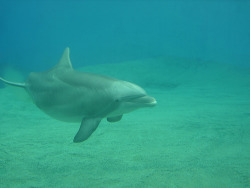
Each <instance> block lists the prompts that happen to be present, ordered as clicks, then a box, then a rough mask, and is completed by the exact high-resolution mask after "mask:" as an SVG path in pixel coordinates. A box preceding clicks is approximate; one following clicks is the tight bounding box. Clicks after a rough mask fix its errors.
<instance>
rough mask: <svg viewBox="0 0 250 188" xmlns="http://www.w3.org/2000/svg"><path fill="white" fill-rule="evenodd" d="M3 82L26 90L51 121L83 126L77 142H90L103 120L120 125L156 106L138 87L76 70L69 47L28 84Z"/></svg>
mask: <svg viewBox="0 0 250 188" xmlns="http://www.w3.org/2000/svg"><path fill="white" fill-rule="evenodd" d="M0 80H2V81H3V82H5V83H6V84H9V85H12V86H17V87H21V88H24V89H25V90H26V91H27V92H28V94H29V95H30V97H31V99H32V101H33V102H34V103H35V105H36V106H37V107H38V108H40V109H41V110H42V111H43V112H45V113H46V114H48V115H49V116H51V117H52V118H55V119H57V120H61V121H66V122H81V126H80V129H79V130H78V132H77V134H76V135H75V137H74V140H73V141H74V142H83V141H85V140H86V139H88V138H89V136H90V135H91V134H92V133H93V132H94V131H95V130H96V128H97V127H98V125H99V123H100V122H101V120H102V119H103V118H107V121H109V122H117V121H120V120H121V119H122V116H123V114H125V113H128V112H131V111H133V110H136V109H138V108H143V107H153V106H155V105H156V103H157V102H156V100H155V98H153V97H151V96H148V95H147V93H146V92H145V90H144V89H142V88H141V87H140V86H138V85H136V84H133V83H130V82H127V81H122V80H118V79H115V78H111V77H106V76H102V75H97V74H92V73H87V72H78V71H76V70H74V69H73V67H72V64H71V61H70V56H69V48H68V47H67V48H66V49H65V50H64V53H63V55H62V57H61V59H60V61H59V63H58V64H57V65H56V66H54V67H53V68H52V69H50V70H48V71H46V72H32V73H30V74H29V76H28V78H27V81H26V82H25V83H16V82H10V81H7V80H5V79H3V78H1V77H0Z"/></svg>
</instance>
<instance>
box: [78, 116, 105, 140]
mask: <svg viewBox="0 0 250 188" xmlns="http://www.w3.org/2000/svg"><path fill="white" fill-rule="evenodd" d="M100 121H101V119H100V118H83V120H82V124H81V126H80V129H79V130H78V132H77V133H76V135H75V138H74V142H83V141H84V140H87V139H88V137H90V135H91V134H92V133H93V132H94V131H95V130H96V128H97V127H98V125H99V123H100Z"/></svg>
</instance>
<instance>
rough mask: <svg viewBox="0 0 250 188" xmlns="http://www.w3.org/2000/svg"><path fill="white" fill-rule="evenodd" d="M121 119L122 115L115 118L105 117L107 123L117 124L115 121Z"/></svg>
mask: <svg viewBox="0 0 250 188" xmlns="http://www.w3.org/2000/svg"><path fill="white" fill-rule="evenodd" d="M121 119H122V115H120V116H115V117H107V120H108V121H109V122H117V121H120V120H121Z"/></svg>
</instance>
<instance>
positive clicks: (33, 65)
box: [0, 1, 250, 188]
mask: <svg viewBox="0 0 250 188" xmlns="http://www.w3.org/2000/svg"><path fill="white" fill-rule="evenodd" d="M249 10H250V3H249V1H222V2H216V1H212V2H211V1H202V2H198V1H189V2H183V1H178V2H175V1H154V2H151V1H126V2H125V1H117V2H115V1H84V2H80V1H73V2H69V1H43V2H31V1H1V6H0V17H1V23H2V25H1V30H0V50H1V53H0V73H1V74H0V76H1V77H4V78H6V79H8V80H11V81H17V82H22V81H25V79H26V78H27V76H28V73H29V72H31V71H35V72H41V71H45V70H48V69H50V68H51V67H53V66H54V65H55V64H56V63H57V62H58V61H59V59H60V56H61V55H62V52H63V49H64V48H65V47H67V46H69V47H70V49H71V61H72V65H73V67H74V68H75V69H76V70H79V71H86V72H92V73H97V74H101V75H107V76H111V77H115V78H118V79H122V80H126V81H130V82H132V83H136V84H138V85H140V86H141V87H143V88H144V89H145V90H146V91H147V93H148V94H149V95H150V96H153V97H155V98H156V99H157V102H158V104H157V106H156V107H154V108H143V109H139V110H137V111H134V112H131V113H128V114H125V115H124V116H123V118H122V120H121V121H119V122H115V123H110V122H107V121H106V120H105V119H103V120H102V122H101V123H100V125H99V127H98V128H97V130H96V131H95V132H94V133H93V135H91V137H90V138H89V139H88V140H86V141H84V142H82V143H73V138H74V135H75V134H76V132H77V130H78V129H79V123H67V122H61V121H57V120H55V119H53V118H51V117H49V116H47V115H46V114H45V113H43V112H42V111H41V110H39V109H38V108H37V107H36V106H35V105H34V104H33V103H32V101H31V99H30V97H29V96H28V95H27V93H26V92H25V91H24V90H23V89H22V88H15V87H10V86H5V85H4V84H2V83H0V87H1V88H0V105H1V107H0V187H4V188H5V187H11V188H12V187H39V188H40V187H192V188H193V187H205V188H206V187H207V188H211V187H232V188H234V187H242V188H243V187H244V188H245V187H250V170H249V169H250V157H249V156H250V149H249V148H250V147H249V146H250V126H249V125H250V97H249V93H250V68H249V67H250V58H249V49H250V39H249V33H250V26H249V24H248V23H250V22H249V21H250V20H249V19H250V16H249V12H250V11H249Z"/></svg>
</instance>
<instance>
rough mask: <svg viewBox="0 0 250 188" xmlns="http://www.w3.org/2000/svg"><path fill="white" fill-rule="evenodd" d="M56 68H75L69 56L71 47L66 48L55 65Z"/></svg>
mask: <svg viewBox="0 0 250 188" xmlns="http://www.w3.org/2000/svg"><path fill="white" fill-rule="evenodd" d="M55 68H63V69H73V67H72V64H71V61H70V57H69V47H67V48H65V50H64V52H63V55H62V57H61V59H60V61H59V63H58V64H57V65H56V66H55Z"/></svg>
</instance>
